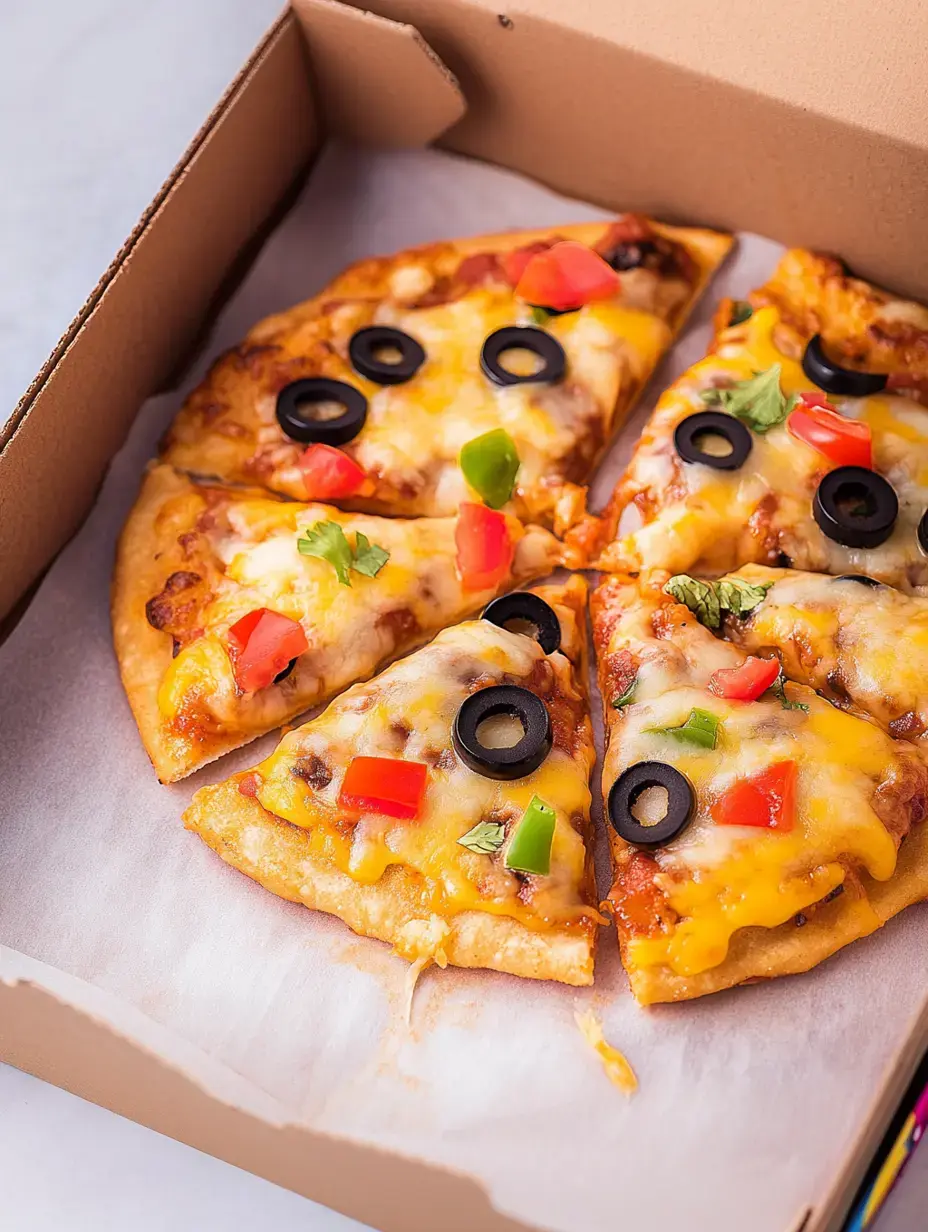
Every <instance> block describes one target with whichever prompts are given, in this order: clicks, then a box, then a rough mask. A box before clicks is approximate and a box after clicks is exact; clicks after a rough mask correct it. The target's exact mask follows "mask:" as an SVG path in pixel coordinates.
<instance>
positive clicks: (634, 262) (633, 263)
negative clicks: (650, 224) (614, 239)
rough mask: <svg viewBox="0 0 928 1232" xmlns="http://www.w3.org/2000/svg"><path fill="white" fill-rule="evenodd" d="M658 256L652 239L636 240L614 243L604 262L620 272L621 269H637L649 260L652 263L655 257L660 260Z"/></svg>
mask: <svg viewBox="0 0 928 1232" xmlns="http://www.w3.org/2000/svg"><path fill="white" fill-rule="evenodd" d="M660 256H661V254H660V253H659V252H658V250H657V246H656V245H655V243H654V241H653V240H636V241H634V242H629V243H627V244H618V245H616V247H615V248H613V250H612V251H611V252H610V253H609V255H608V256H607V257H606V263H607V264H608V265H611V266H612V268H613V269H614V270H618V271H619V272H620V273H621V272H622V271H623V270H633V269H638V267H639V266H641V265H644V264H645V263H646V262H647V261H649V260H650V261H651V263H652V264H653V262H654V260H655V258H657V260H660Z"/></svg>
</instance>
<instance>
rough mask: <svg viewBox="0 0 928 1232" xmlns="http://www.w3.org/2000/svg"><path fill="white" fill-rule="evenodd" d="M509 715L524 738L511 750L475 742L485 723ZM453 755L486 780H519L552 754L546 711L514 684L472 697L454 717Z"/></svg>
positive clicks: (533, 695)
mask: <svg viewBox="0 0 928 1232" xmlns="http://www.w3.org/2000/svg"><path fill="white" fill-rule="evenodd" d="M501 714H508V715H512V716H513V717H514V718H516V719H518V720H519V722H520V723H521V724H522V730H523V735H522V738H521V740H519V742H518V743H517V744H514V745H512V747H511V748H502V749H492V748H487V746H486V745H483V744H481V743H480V741H479V740H478V739H477V732H478V729H479V727H480V725H481V723H483V722H484V721H485V720H486V719H491V718H493V717H495V716H496V715H501ZM451 743H452V744H453V745H454V751H455V752H456V753H457V755H458V757H460V759H461V761H462V762H463V763H464V765H465V766H469V767H470V769H471V770H474V771H476V773H477V774H482V775H483V777H484V778H487V779H521V778H523V777H524V776H525V775H526V774H531V773H532V771H533V770H537V769H538V767H539V766H540V765H541V763H542V762H543V761H544V759H545V758H546V757H547V756H548V754H549V753H550V752H551V720H550V718H549V717H548V708H547V706H546V705H545V704H544V702H543V701H542V700H541V698H540V697H539V696H538V695H537V694H536V693H532V692H530V691H529V690H528V689H522V688H520V687H519V686H518V685H513V684H494V685H491V686H490V687H489V688H488V689H480V690H479V692H477V693H472V694H471V695H470V697H468V698H467V699H466V700H465V701H464V702H463V703H462V705H461V708H460V710H458V712H457V714H456V715H455V717H454V725H453V726H452V729H451Z"/></svg>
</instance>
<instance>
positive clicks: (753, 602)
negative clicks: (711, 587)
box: [718, 577, 773, 616]
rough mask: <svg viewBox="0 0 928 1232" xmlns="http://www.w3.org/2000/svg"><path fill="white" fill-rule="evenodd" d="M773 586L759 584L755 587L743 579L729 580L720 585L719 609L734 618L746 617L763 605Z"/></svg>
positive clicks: (771, 583)
mask: <svg viewBox="0 0 928 1232" xmlns="http://www.w3.org/2000/svg"><path fill="white" fill-rule="evenodd" d="M772 585H773V582H758V583H757V585H756V586H755V585H754V584H753V583H752V582H745V581H744V579H743V578H737V577H736V578H728V579H727V580H724V581H721V582H719V583H718V591H719V607H720V608H721V609H722V611H723V612H731V614H732V615H733V616H746V615H747V614H748V612H753V611H754V609H755V608H756V607H757V606H758V604H760V603H763V601H764V596H765V595H766V594H767V591H768V590H769V589H770V587H771V586H772Z"/></svg>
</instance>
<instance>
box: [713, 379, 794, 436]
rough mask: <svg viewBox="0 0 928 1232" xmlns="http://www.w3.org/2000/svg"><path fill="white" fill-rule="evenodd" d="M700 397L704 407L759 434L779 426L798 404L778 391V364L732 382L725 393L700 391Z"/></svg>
mask: <svg viewBox="0 0 928 1232" xmlns="http://www.w3.org/2000/svg"><path fill="white" fill-rule="evenodd" d="M700 397H701V398H702V400H703V402H705V403H706V404H707V405H708V406H720V407H721V408H722V409H723V410H725V411H728V413H729V415H734V416H735V418H736V419H743V420H744V422H745V423H746V424H747V425H748V427H749V428H753V429H754V431H755V432H760V433H763V432H769V431H770V429H771V428H775V427H776V426H777V424H781V423H782V422H783V420H784V419H785V418H786V416H787V415H788V414H789V413H790V411H791V410H792V409H793V407H794V406H795V405H796V402H797V401H798V399H797V397H796V395H795V394H791V395H790V397H788V398H787V396H786V394H784V392H783V390H782V389H781V388H780V365H779V364H772V365H771V366H770V367H769V368H767V370H766V371H765V372H755V374H754V375H753V376H751V377H748V378H747V379H746V380H744V381H735V383H734V385H732V386H730V387H729V388H728V389H704V390H703V391H702V393H701V394H700Z"/></svg>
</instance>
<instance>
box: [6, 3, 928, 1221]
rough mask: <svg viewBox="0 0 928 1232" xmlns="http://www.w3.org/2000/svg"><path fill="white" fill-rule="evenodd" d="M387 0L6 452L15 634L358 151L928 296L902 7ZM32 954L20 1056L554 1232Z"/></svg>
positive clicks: (342, 11)
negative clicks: (120, 1026)
mask: <svg viewBox="0 0 928 1232" xmlns="http://www.w3.org/2000/svg"><path fill="white" fill-rule="evenodd" d="M369 3H370V4H371V6H372V10H373V11H365V10H362V9H360V8H357V7H354V6H352V5H350V4H345V3H341V2H340V0H294V3H293V6H292V8H291V9H289V10H287V11H286V12H285V13H284V14H283V15H282V16H281V18H280V19H279V21H278V22H277V23H276V24H275V26H274V27H273V28H272V29H271V30H270V32H269V33H268V35H267V36H266V38H265V40H264V41H263V42H262V44H261V45H260V46H259V48H258V49H257V50H256V52H255V53H254V55H253V57H252V58H251V60H250V61H249V62H248V64H247V65H246V66H245V67H244V69H243V70H242V72H241V74H240V75H239V77H238V78H237V79H236V81H235V82H234V83H233V85H232V86H231V87H230V89H229V91H228V92H227V94H226V96H225V97H224V98H223V100H222V101H221V102H220V104H219V105H218V106H217V107H216V109H215V110H214V111H213V113H212V114H211V115H210V116H209V117H208V119H207V120H206V122H205V123H204V125H203V128H202V129H201V130H200V132H199V133H198V135H197V136H196V138H195V140H194V142H193V143H192V145H191V147H190V148H189V150H188V151H187V152H186V154H185V155H184V156H183V158H182V160H181V161H180V163H179V164H178V166H177V167H176V169H175V170H174V172H173V173H172V175H171V177H170V178H169V179H168V181H167V182H166V184H165V185H164V187H163V188H162V190H161V191H160V193H159V194H158V196H157V197H156V198H155V200H154V201H153V202H152V204H151V206H150V207H149V209H148V210H147V211H146V213H145V214H144V216H143V217H142V219H141V220H140V221H139V223H138V225H137V227H136V228H135V230H134V231H133V233H132V234H131V235H130V236H129V238H128V239H127V241H126V243H125V244H124V246H123V248H122V249H121V251H120V252H119V253H118V255H117V256H116V258H115V260H114V261H113V263H112V265H111V266H110V267H109V269H108V270H106V271H105V272H104V274H103V276H102V277H101V279H100V282H99V283H98V285H97V287H96V288H95V289H94V291H93V293H92V294H91V296H90V298H89V299H88V301H87V303H86V304H85V305H84V307H83V309H82V310H81V312H80V313H79V314H78V316H77V318H76V319H75V320H74V322H73V323H72V324H71V325H70V327H69V328H68V330H67V331H66V333H65V334H64V336H63V337H62V339H61V341H60V342H59V344H58V346H57V347H56V348H55V351H54V352H53V354H52V355H51V356H50V357H49V359H48V361H47V363H46V364H45V366H44V367H43V369H42V371H41V372H40V373H39V374H38V375H37V377H36V379H35V381H34V382H33V384H32V385H31V387H30V389H29V390H28V391H27V393H26V395H25V397H24V398H23V400H22V402H21V403H20V405H19V406H18V407H17V409H16V411H15V413H14V414H13V416H12V418H11V420H10V421H9V423H8V424H7V426H6V428H5V430H4V432H3V434H2V435H0V557H2V560H3V569H2V570H0V620H2V621H4V622H5V626H6V628H7V629H9V628H11V627H12V625H13V624H14V623H15V621H16V620H17V618H18V617H19V616H20V615H21V614H22V612H23V611H24V610H25V608H26V606H27V605H28V603H29V599H30V596H31V594H32V592H33V589H34V587H35V585H36V583H37V582H38V580H39V579H40V578H41V576H42V575H43V573H44V571H45V570H46V569H47V568H48V566H49V565H50V563H51V562H52V561H53V559H54V558H55V556H56V554H57V553H58V552H59V551H60V550H61V549H62V547H64V545H65V544H66V543H67V542H68V541H69V539H70V538H71V537H72V536H73V535H74V533H75V532H76V531H77V529H78V528H79V527H80V526H81V524H82V522H83V520H84V519H85V517H86V516H87V514H88V511H89V510H90V509H91V507H92V505H93V502H94V498H95V494H96V493H97V491H98V489H99V486H100V483H101V481H102V479H103V476H104V473H105V471H106V468H107V465H108V463H109V460H110V459H111V457H112V456H113V454H114V453H115V452H116V451H117V450H118V449H119V447H120V445H121V444H122V442H123V440H124V439H125V437H126V434H127V432H128V430H129V427H130V425H131V424H132V421H133V419H134V417H135V415H136V413H137V411H138V408H139V406H140V405H141V404H142V403H143V402H144V401H145V399H146V398H148V397H149V396H150V395H152V394H153V393H155V392H156V391H158V390H159V389H162V388H165V387H167V386H169V385H170V384H171V382H172V380H173V379H174V378H175V377H176V374H177V373H178V372H179V371H182V370H183V368H184V366H185V364H186V363H187V361H188V360H189V358H190V356H191V355H192V354H193V353H194V352H195V350H196V347H197V345H198V341H199V340H200V339H201V337H202V335H203V332H204V330H205V329H206V328H207V327H208V325H209V323H210V321H211V320H212V319H213V317H214V316H215V313H216V311H217V309H218V307H219V306H220V305H221V304H222V303H223V302H224V301H225V300H226V299H227V297H228V296H229V294H230V292H231V291H232V289H233V288H234V286H235V285H236V282H237V280H238V279H239V277H240V276H241V274H242V272H243V271H244V270H245V269H247V267H248V265H249V263H250V261H251V259H252V258H253V257H254V255H255V253H256V252H257V250H258V248H259V246H260V244H261V242H262V240H263V239H264V238H265V237H266V236H267V235H268V234H269V232H270V230H271V229H272V228H273V227H274V225H275V224H276V222H277V221H278V220H279V219H280V218H281V216H282V213H283V211H284V210H285V209H286V208H287V205H288V204H289V203H290V202H292V200H293V199H294V194H295V192H296V191H297V189H298V188H299V186H300V185H301V184H302V183H303V181H304V179H305V177H306V176H307V174H311V172H312V167H313V164H314V162H315V160H316V158H317V155H318V154H319V151H320V149H321V148H322V146H323V144H324V142H325V141H326V138H327V137H328V136H330V135H337V136H341V137H348V138H353V139H357V140H362V141H364V142H368V143H373V144H375V145H379V146H386V147H397V148H399V147H415V146H419V145H424V144H427V143H430V142H437V143H439V145H440V146H441V147H443V148H445V149H448V150H451V151H454V152H457V153H459V154H464V155H467V156H470V157H472V158H474V159H479V160H483V161H486V162H489V163H494V164H498V165H501V166H504V167H508V168H511V169H513V170H515V171H518V172H522V173H524V174H526V175H529V176H531V177H533V178H535V179H536V180H538V181H540V182H541V183H543V184H547V185H550V186H551V187H553V188H555V189H557V190H559V191H562V192H565V193H569V194H571V195H572V196H574V197H577V198H581V199H585V200H588V201H590V202H593V203H596V204H599V205H602V206H605V207H607V208H608V207H612V208H622V209H640V210H644V211H648V212H652V213H654V214H655V215H657V216H658V217H661V218H665V219H667V220H669V221H686V222H691V221H692V222H699V223H703V224H707V225H716V226H721V227H726V228H730V229H733V230H740V231H745V230H748V231H753V232H757V233H760V234H762V235H766V236H770V237H772V238H774V239H777V240H779V241H781V242H783V243H796V244H803V245H806V246H810V247H821V248H825V249H829V250H833V251H837V252H839V253H841V254H842V256H844V257H845V258H846V259H847V260H848V261H849V263H850V264H851V265H852V266H853V267H854V268H855V269H856V270H857V271H858V272H860V273H861V274H863V275H865V276H869V277H873V278H875V279H878V280H879V281H881V282H883V283H886V284H888V285H890V286H892V287H894V288H895V289H897V290H900V291H905V292H909V293H912V294H915V295H917V296H919V297H921V298H928V247H926V245H925V244H924V235H923V231H924V218H925V208H926V204H928V200H926V198H928V124H926V123H925V121H926V119H928V115H926V112H928V95H926V94H925V92H924V90H923V89H921V88H920V87H921V84H922V82H923V79H924V68H925V65H924V57H923V56H922V55H921V54H920V52H919V53H918V54H914V55H913V49H919V48H921V47H922V46H923V45H924V39H923V37H921V35H923V34H924V33H925V31H924V30H922V31H921V33H919V31H918V30H916V29H915V28H914V27H915V25H916V24H917V23H918V22H919V21H924V16H923V15H922V14H920V13H917V12H913V10H912V9H911V8H910V7H909V6H907V5H905V4H904V2H903V0H887V2H886V3H884V4H882V5H880V6H871V5H866V4H864V3H862V0H851V2H850V3H849V4H845V5H844V6H843V7H842V9H841V12H840V16H839V15H838V13H837V11H836V10H835V9H834V8H833V6H825V5H822V6H818V8H817V9H814V8H812V7H810V6H809V5H807V4H804V3H802V2H801V0H778V2H777V3H776V4H775V5H772V6H771V5H768V6H765V7H764V8H762V9H756V10H751V9H750V8H745V6H744V5H743V4H736V3H735V0H717V3H715V4H714V5H713V6H711V9H707V7H706V6H694V5H691V4H687V3H685V2H683V0H663V2H662V3H653V4H650V5H637V6H632V5H624V4H623V5H616V4H614V3H610V2H609V0H588V3H585V4H575V5H569V6H565V5H562V4H560V3H559V2H558V0H520V3H519V6H518V8H507V9H506V11H504V12H499V11H497V10H498V8H499V7H500V5H501V4H502V0H494V3H490V0H443V2H442V3H441V4H437V3H435V0H369ZM710 294H711V292H710ZM0 893H2V885H0ZM114 927H115V921H114ZM4 942H5V938H4V937H3V936H2V935H0V1058H2V1059H3V1060H5V1061H8V1062H10V1063H12V1064H14V1065H17V1066H19V1067H21V1068H22V1069H25V1070H28V1071H30V1072H32V1073H34V1074H37V1075H38V1076H40V1077H42V1078H44V1079H47V1080H48V1081H51V1082H54V1083H56V1084H58V1085H60V1086H62V1087H65V1088H67V1089H68V1090H71V1091H74V1092H76V1093H77V1094H79V1095H81V1096H84V1097H85V1098H88V1099H91V1100H93V1101H95V1102H97V1103H99V1104H101V1105H104V1106H106V1107H109V1108H111V1109H113V1110H114V1111H116V1112H119V1113H121V1114H123V1115H125V1116H128V1117H130V1118H132V1119H134V1120H137V1121H139V1122H141V1123H143V1124H146V1125H148V1126H151V1127H152V1128H154V1129H157V1130H159V1131H161V1132H163V1133H167V1134H169V1135H171V1136H173V1137H176V1138H178V1139H180V1140H182V1141H185V1142H188V1143H190V1144H191V1145H193V1146H195V1147H198V1148H199V1149H202V1150H205V1151H208V1152H210V1153H211V1154H214V1155H216V1156H218V1157H220V1158H222V1159H225V1160H228V1161H229V1162H232V1163H235V1164H237V1165H239V1166H241V1167H244V1168H247V1169H249V1170H251V1171H253V1172H255V1173H257V1174H259V1175H262V1176H264V1177H267V1178H268V1179H270V1180H272V1181H275V1182H277V1183H279V1184H282V1185H285V1186H288V1187H289V1188H291V1189H293V1190H296V1191H298V1192H300V1193H303V1194H305V1195H307V1196H308V1197H311V1198H314V1199H316V1200H317V1201H320V1202H323V1203H326V1204H327V1205H330V1206H332V1207H334V1208H336V1209H338V1210H342V1211H344V1212H346V1213H347V1214H350V1215H352V1216H353V1217H355V1218H357V1219H360V1220H362V1221H363V1222H365V1223H369V1224H371V1225H373V1226H375V1227H377V1228H381V1229H383V1230H384V1232H393V1230H395V1232H417V1230H420V1232H433V1230H434V1229H435V1228H438V1227H440V1228H442V1229H443V1232H465V1230H466V1232H471V1230H474V1229H481V1230H482V1232H515V1230H516V1229H529V1228H530V1227H532V1226H536V1225H530V1224H529V1223H525V1222H521V1221H520V1220H519V1219H516V1218H514V1217H510V1216H507V1215H504V1214H502V1213H500V1212H499V1211H497V1210H495V1209H494V1207H493V1206H492V1204H491V1201H490V1198H489V1197H488V1195H487V1193H486V1192H485V1190H484V1189H483V1188H482V1187H481V1186H480V1185H479V1184H477V1183H476V1182H475V1181H474V1180H473V1179H471V1178H470V1177H468V1176H467V1175H464V1174H463V1172H461V1173H458V1172H455V1171H452V1170H446V1169H443V1168H439V1167H437V1166H435V1165H430V1164H426V1163H425V1162H423V1161H421V1160H416V1159H412V1158H409V1157H405V1156H403V1155H400V1154H395V1153H391V1152H389V1151H386V1150H384V1149H381V1148H379V1147H375V1146H364V1145H360V1144H358V1143H357V1142H354V1141H348V1140H345V1139H343V1138H339V1137H337V1136H335V1135H333V1134H328V1133H325V1132H323V1131H321V1130H311V1129H309V1128H306V1127H302V1126H296V1125H285V1124H280V1123H275V1121H274V1119H273V1118H272V1117H271V1116H270V1114H269V1112H268V1107H267V1106H266V1105H265V1104H264V1103H263V1102H262V1099H261V1096H260V1092H255V1091H254V1090H253V1089H252V1088H250V1087H249V1086H248V1084H246V1083H244V1082H243V1083H237V1081H236V1079H235V1075H230V1074H229V1073H228V1072H225V1071H222V1072H220V1068H221V1067H219V1066H215V1067H212V1068H211V1063H210V1060H209V1058H208V1057H203V1056H196V1057H194V1056H193V1055H192V1053H191V1054H190V1055H189V1056H187V1055H186V1054H185V1053H184V1051H183V1048H182V1047H180V1046H175V1045H176V1041H175V1042H173V1043H172V1047H171V1049H170V1056H168V1055H167V1054H168V1052H169V1049H168V1047H167V1045H168V1041H167V1040H166V1037H165V1033H164V1031H163V1030H161V1029H159V1028H157V1027H156V1026H155V1025H154V1024H152V1023H151V1022H149V1021H147V1020H146V1019H145V1018H144V1015H142V1014H140V1013H136V1012H134V1011H133V1013H131V1014H130V1013H129V1011H128V1010H127V1013H126V1017H125V1022H126V1023H127V1024H130V1025H131V1031H130V1030H129V1029H128V1026H127V1029H126V1030H125V1031H122V1032H120V1031H116V1030H114V1029H113V1027H112V1025H111V1023H112V1015H111V1012H110V1011H111V1009H112V1007H111V1006H109V1005H107V1004H106V998H105V995H104V994H103V993H100V992H96V991H94V990H91V989H88V990H87V995H86V997H83V998H82V999H81V1003H80V1005H77V1004H75V1002H74V1000H73V998H72V997H71V995H70V984H69V982H68V981H67V980H66V979H65V978H64V977H63V976H59V974H58V973H56V972H55V971H54V970H53V969H51V968H48V967H45V966H44V965H43V964H41V963H38V962H36V961H34V960H32V959H30V958H29V957H27V956H26V955H25V954H22V953H19V952H16V951H14V950H13V949H12V948H7V947H5V945H4ZM926 1044H928V1015H926V1014H924V1013H921V1012H920V1013H919V1014H918V1015H916V1016H915V1018H914V1019H913V1021H912V1024H911V1028H910V1029H909V1030H908V1032H907V1034H906V1037H905V1040H904V1042H903V1044H902V1046H901V1047H897V1048H895V1049H894V1050H892V1051H891V1052H890V1053H888V1054H887V1056H886V1058H885V1067H884V1073H883V1078H882V1083H881V1085H880V1087H879V1089H878V1090H875V1091H874V1092H873V1095H872V1104H871V1107H870V1109H869V1111H868V1113H867V1114H866V1115H865V1116H863V1117H862V1118H861V1119H860V1122H859V1124H855V1125H854V1126H851V1127H848V1126H843V1127H842V1141H845V1142H850V1143H851V1145H850V1147H849V1148H848V1149H846V1153H845V1155H844V1158H843V1159H842V1160H841V1162H840V1163H839V1164H838V1165H837V1166H833V1167H831V1169H830V1172H829V1175H828V1177H827V1179H826V1182H825V1183H824V1184H823V1183H821V1178H816V1180H817V1183H816V1184H815V1185H813V1182H812V1178H811V1177H810V1182H809V1202H808V1204H807V1205H806V1206H805V1207H804V1208H803V1209H802V1210H799V1211H796V1212H795V1216H796V1221H798V1222H796V1223H795V1226H796V1227H797V1228H798V1227H800V1226H801V1227H803V1228H804V1229H805V1230H806V1232H837V1230H838V1229H839V1228H840V1226H841V1223H842V1220H843V1218H844V1216H845V1214H846V1211H847V1208H848V1205H849V1203H850V1201H851V1199H852V1197H853V1194H854V1191H855V1189H856V1186H857V1184H858V1183H859V1180H860V1178H861V1176H862V1175H863V1171H864V1169H865V1167H866V1164H867V1162H868V1161H869V1158H870V1156H871V1155H872V1152H873V1150H874V1149H875V1147H876V1145H877V1143H878V1142H879V1140H880V1137H881V1135H882V1134H883V1132H884V1129H885V1127H886V1125H887V1123H888V1121H889V1119H890V1117H891V1115H892V1112H893V1110H894V1108H895V1105H896V1101H897V1100H898V1099H899V1097H900V1095H901V1093H902V1091H903V1090H904V1088H905V1086H906V1083H907V1081H908V1080H909V1078H910V1076H911V1074H912V1072H913V1071H914V1068H915V1066H916V1064H917V1061H918V1059H919V1056H920V1055H921V1053H922V1051H923V1050H924V1048H925V1046H926ZM194 1072H195V1073H196V1077H193V1076H191V1075H192V1074H193V1073H194ZM813 1190H814V1198H813ZM618 1200H619V1197H618V1195H617V1201H618ZM694 1202H696V1203H698V1196H697V1197H695V1198H694ZM696 1210H697V1206H696V1205H694V1214H695V1213H696ZM744 1226H745V1227H749V1226H751V1220H750V1216H749V1214H748V1213H746V1215H745V1222H744ZM783 1232H792V1227H791V1226H784V1228H783Z"/></svg>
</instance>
